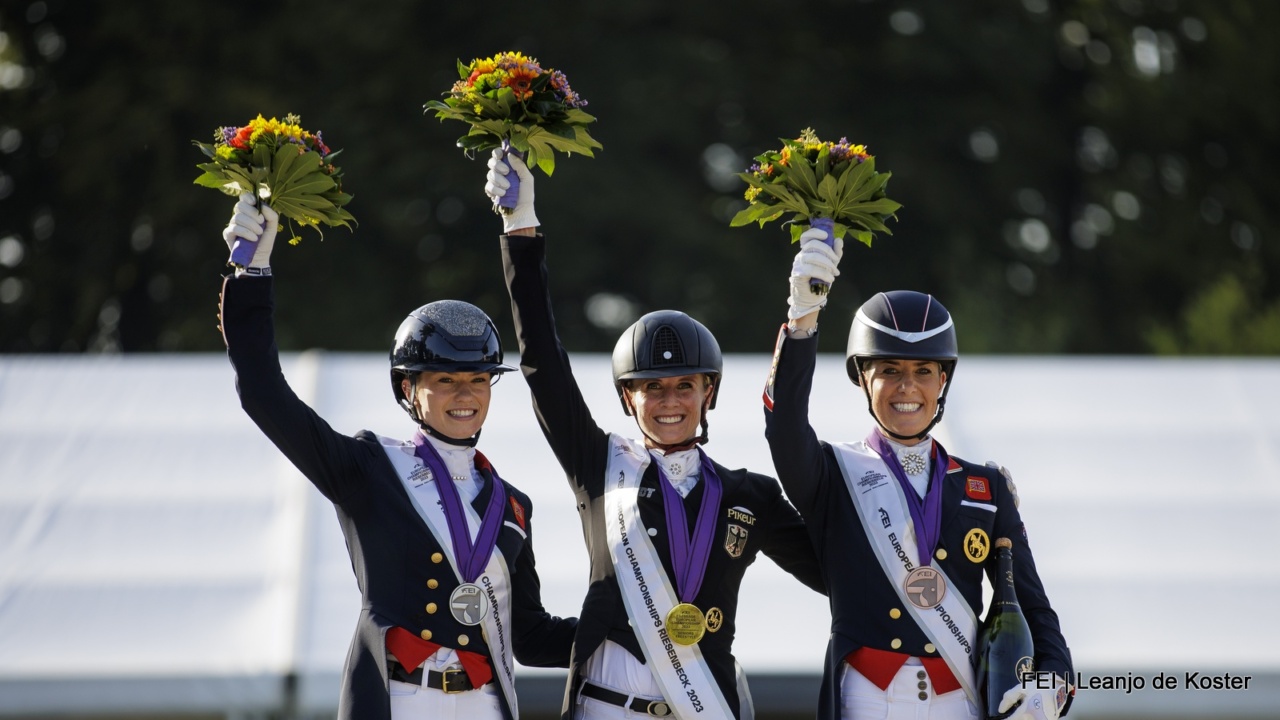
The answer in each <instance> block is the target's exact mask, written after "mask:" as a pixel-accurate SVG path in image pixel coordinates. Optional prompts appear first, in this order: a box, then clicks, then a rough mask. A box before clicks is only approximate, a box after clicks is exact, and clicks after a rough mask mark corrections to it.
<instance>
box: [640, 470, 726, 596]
mask: <svg viewBox="0 0 1280 720" xmlns="http://www.w3.org/2000/svg"><path fill="white" fill-rule="evenodd" d="M698 457H699V458H700V459H701V461H702V482H703V484H704V485H705V486H706V487H705V488H704V489H703V491H702V505H701V507H699V508H698V518H697V521H696V523H695V524H694V526H693V536H692V537H690V535H689V522H688V520H687V518H686V516H685V514H684V498H682V497H680V492H679V491H678V490H676V488H675V486H674V485H672V484H671V481H670V480H668V479H667V474H666V473H665V472H663V471H662V463H654V464H655V465H657V466H658V479H659V481H660V482H659V483H658V484H659V485H661V486H662V507H663V510H664V511H665V512H666V515H667V538H668V542H669V544H670V547H671V567H672V569H674V570H675V576H676V577H675V581H676V595H677V596H678V597H679V598H680V602H693V599H694V598H695V597H697V596H698V590H700V589H701V588H702V578H703V576H704V575H705V574H706V572H707V560H708V559H709V558H710V557H711V542H712V538H713V536H714V535H715V531H716V511H717V510H719V509H720V496H721V495H722V494H723V488H722V486H721V483H720V475H719V474H717V473H716V469H715V466H713V465H712V464H711V460H709V459H708V458H707V455H706V453H704V452H702V448H698Z"/></svg>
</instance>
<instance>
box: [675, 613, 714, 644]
mask: <svg viewBox="0 0 1280 720" xmlns="http://www.w3.org/2000/svg"><path fill="white" fill-rule="evenodd" d="M666 627H667V637H669V638H671V642H673V643H676V644H678V645H693V644H695V643H697V642H698V641H699V640H701V639H702V635H703V633H705V632H706V631H707V622H706V619H705V618H703V616H702V611H701V610H699V609H698V607H697V606H696V605H692V604H690V603H680V604H679V605H676V606H675V607H673V608H671V612H669V613H667V622H666Z"/></svg>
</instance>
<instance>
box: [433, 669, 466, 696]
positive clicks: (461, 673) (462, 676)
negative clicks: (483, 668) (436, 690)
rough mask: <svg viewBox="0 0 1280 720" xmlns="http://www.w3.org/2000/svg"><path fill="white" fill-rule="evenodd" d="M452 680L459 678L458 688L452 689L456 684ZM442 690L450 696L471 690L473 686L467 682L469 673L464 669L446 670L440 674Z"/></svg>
mask: <svg viewBox="0 0 1280 720" xmlns="http://www.w3.org/2000/svg"><path fill="white" fill-rule="evenodd" d="M452 678H457V681H456V682H457V688H456V689H455V688H452V687H450V684H451V683H453V682H454V680H452ZM440 689H441V690H443V691H444V692H445V693H446V694H448V695H456V694H458V693H460V692H466V691H468V690H470V689H471V684H470V683H468V682H467V671H466V669H463V668H455V669H450V670H445V671H443V672H441V673H440Z"/></svg>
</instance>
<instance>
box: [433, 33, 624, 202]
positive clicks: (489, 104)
mask: <svg viewBox="0 0 1280 720" xmlns="http://www.w3.org/2000/svg"><path fill="white" fill-rule="evenodd" d="M458 76H459V77H460V78H461V79H460V80H458V82H456V83H454V84H453V87H452V88H451V89H450V90H449V91H448V92H446V93H444V102H440V101H439V100H432V101H431V102H428V103H427V104H426V105H425V106H424V110H425V111H431V110H434V111H435V113H436V117H437V118H440V119H441V120H444V119H450V120H461V121H463V122H465V123H467V124H468V125H470V126H471V130H470V131H469V132H468V133H467V134H466V135H463V136H462V137H460V138H458V147H461V148H462V149H463V150H464V151H466V152H468V153H474V152H483V151H485V150H491V149H493V148H496V147H502V148H505V149H510V150H514V151H516V152H518V153H522V154H527V158H526V163H527V164H528V165H529V166H530V167H533V166H534V165H537V166H538V167H540V168H542V171H543V172H545V173H546V174H547V175H550V174H551V173H553V172H554V171H555V169H556V160H555V155H554V151H556V150H559V151H561V152H564V153H566V154H570V155H572V154H573V153H578V154H581V155H586V156H587V157H594V155H593V153H592V150H602V149H603V148H604V146H603V145H601V144H600V143H598V142H596V140H595V138H593V137H591V135H590V134H589V133H588V132H587V125H589V124H591V123H593V122H595V117H593V116H591V115H589V114H587V112H586V111H584V110H583V109H582V108H583V107H584V106H586V104H587V101H586V100H583V99H582V97H581V96H579V95H578V94H577V93H575V92H574V91H573V90H572V89H571V88H570V87H569V80H568V78H566V77H565V75H564V73H562V72H560V71H559V70H552V69H548V68H543V67H542V66H541V65H539V64H538V61H537V60H536V59H534V58H531V57H526V56H525V55H522V54H521V53H518V52H504V53H498V54H497V55H494V56H493V57H491V58H476V59H475V60H472V61H471V62H470V63H467V64H465V65H464V64H463V63H462V62H461V61H459V62H458ZM522 157H523V155H522ZM504 205H505V203H504ZM512 206H514V199H512Z"/></svg>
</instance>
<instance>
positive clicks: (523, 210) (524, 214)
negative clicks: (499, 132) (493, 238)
mask: <svg viewBox="0 0 1280 720" xmlns="http://www.w3.org/2000/svg"><path fill="white" fill-rule="evenodd" d="M512 169H514V170H515V173H516V174H515V177H511V171H512ZM512 184H515V185H516V188H517V191H518V195H517V199H516V204H515V207H513V208H510V209H509V210H508V209H507V208H503V209H502V211H501V212H500V213H499V214H500V215H502V231H503V232H506V233H509V232H511V231H512V230H519V229H521V228H532V227H538V225H540V224H541V223H539V222H538V216H537V215H536V214H534V212H533V173H531V172H529V168H527V167H525V164H524V161H523V160H521V159H520V158H519V157H517V156H516V155H514V154H512V153H510V152H508V151H506V150H503V149H502V148H494V150H493V154H492V155H491V156H490V158H489V172H488V174H487V175H485V184H484V194H485V195H488V196H489V199H490V200H493V204H494V209H498V201H499V200H501V199H502V196H503V195H504V194H506V192H507V189H508V188H510V187H511V186H512Z"/></svg>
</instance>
